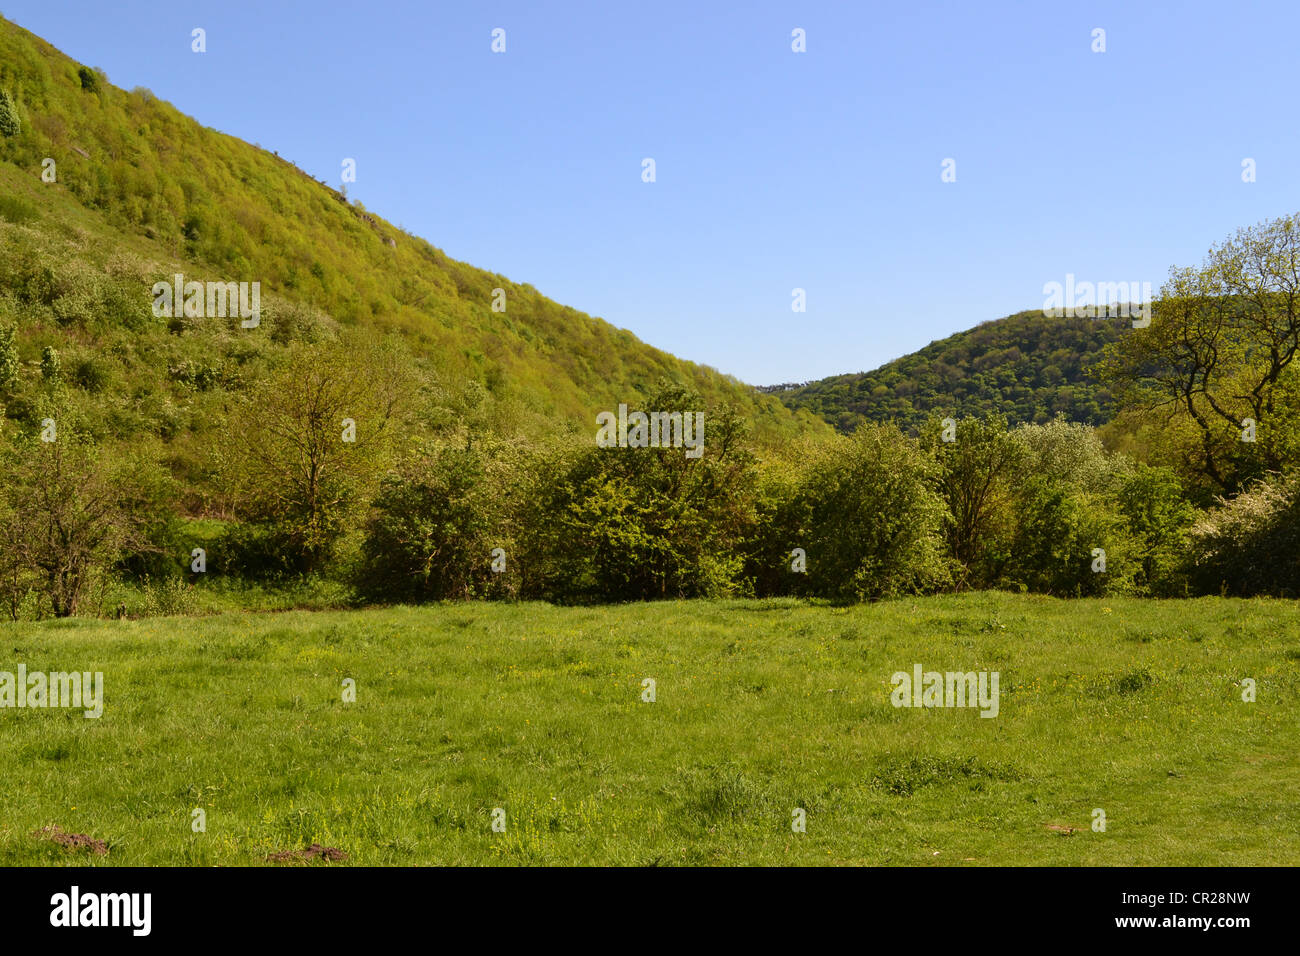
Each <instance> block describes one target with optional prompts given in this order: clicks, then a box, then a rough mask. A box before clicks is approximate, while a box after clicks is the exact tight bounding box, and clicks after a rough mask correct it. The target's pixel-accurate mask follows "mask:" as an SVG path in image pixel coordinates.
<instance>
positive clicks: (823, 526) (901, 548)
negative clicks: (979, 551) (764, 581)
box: [794, 424, 952, 600]
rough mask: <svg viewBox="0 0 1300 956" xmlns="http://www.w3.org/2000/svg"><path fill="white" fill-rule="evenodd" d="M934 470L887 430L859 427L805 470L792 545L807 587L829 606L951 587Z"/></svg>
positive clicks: (895, 431) (887, 427) (917, 451)
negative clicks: (799, 554)
mask: <svg viewBox="0 0 1300 956" xmlns="http://www.w3.org/2000/svg"><path fill="white" fill-rule="evenodd" d="M937 477H938V475H937V467H936V466H935V464H934V462H933V461H932V460H931V459H930V458H929V456H927V455H926V454H925V453H924V452H923V451H922V450H921V449H920V447H919V446H918V445H917V443H916V442H915V441H913V440H911V439H909V438H907V437H906V436H905V435H903V434H902V432H900V431H899V430H898V428H897V427H896V426H893V425H875V424H872V425H866V426H863V427H861V428H859V429H858V430H857V431H855V432H854V433H853V435H852V436H850V437H848V438H842V439H837V440H835V441H833V442H831V443H829V444H828V445H827V446H825V449H824V451H823V453H822V454H821V455H820V456H819V457H818V458H817V459H815V460H814V461H813V462H811V463H810V464H809V467H808V470H807V472H806V474H805V476H804V479H803V482H802V484H801V487H800V490H799V492H798V497H799V499H800V504H799V505H798V507H797V511H799V512H801V513H802V514H803V515H804V516H806V517H805V518H804V525H803V528H802V532H801V534H800V536H799V539H798V540H797V541H796V542H794V544H795V545H796V546H799V547H802V548H804V550H805V551H806V553H807V562H808V569H807V572H806V573H807V575H808V579H807V580H808V584H807V588H808V589H809V590H810V591H811V593H813V594H817V595H820V596H823V597H829V598H834V599H837V600H861V599H862V598H878V597H891V596H895V595H898V594H907V593H916V592H921V591H926V590H933V589H936V588H942V587H947V586H949V585H950V584H951V583H952V579H951V569H950V566H949V562H948V561H947V559H946V558H945V556H944V553H943V551H944V549H943V537H942V534H943V531H942V529H943V520H944V505H943V499H942V498H941V497H940V496H939V494H938V493H937V492H936V491H935V487H934V486H935V484H936V480H937Z"/></svg>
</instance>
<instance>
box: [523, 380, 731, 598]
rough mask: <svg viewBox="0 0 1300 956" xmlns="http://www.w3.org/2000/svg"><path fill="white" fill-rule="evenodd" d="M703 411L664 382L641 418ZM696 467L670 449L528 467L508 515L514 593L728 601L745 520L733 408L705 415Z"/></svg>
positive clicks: (555, 455) (555, 456) (566, 455)
mask: <svg viewBox="0 0 1300 956" xmlns="http://www.w3.org/2000/svg"><path fill="white" fill-rule="evenodd" d="M702 406H703V403H702V400H701V399H700V398H699V396H698V395H696V394H694V393H693V392H691V391H690V390H688V389H685V388H682V387H679V386H675V385H670V384H663V383H661V385H660V386H659V388H658V390H657V392H656V393H655V394H653V395H651V396H650V398H649V399H648V401H647V403H646V406H645V407H646V408H648V409H652V410H656V411H658V410H665V411H679V412H681V413H682V414H683V416H685V415H689V414H693V413H695V412H698V411H699V410H700V409H701V408H702ZM704 421H705V430H706V433H707V440H706V441H705V443H704V451H703V453H702V455H701V456H700V457H698V458H688V457H686V454H685V450H684V449H683V448H681V447H660V448H652V447H645V448H638V447H627V448H622V447H610V448H599V447H593V446H590V445H585V443H584V445H583V446H580V447H577V448H569V447H561V448H559V449H555V450H550V451H548V452H547V453H546V454H544V455H543V456H542V457H541V459H540V460H539V461H537V462H536V463H535V464H534V465H532V466H531V467H530V469H529V474H530V476H531V479H530V481H529V483H528V485H527V486H525V488H524V490H523V491H522V492H521V494H520V496H519V497H520V500H521V502H522V506H521V509H520V514H519V516H518V517H517V519H516V520H517V523H518V526H519V528H520V535H521V559H520V564H521V572H522V577H523V588H524V590H525V593H527V594H528V596H531V597H543V598H548V599H554V600H561V601H601V600H606V601H608V600H615V601H635V600H650V599H655V598H680V597H701V596H714V595H719V594H723V593H727V592H728V591H730V590H731V589H732V587H733V585H734V581H735V579H736V578H737V576H738V574H739V571H740V567H741V563H742V560H743V555H742V553H741V547H742V542H743V541H744V540H745V538H746V535H747V534H748V533H749V531H750V529H751V526H752V522H753V515H752V511H751V509H752V504H751V498H750V489H751V487H752V485H753V480H754V458H753V455H752V454H751V453H750V451H749V450H748V448H747V447H746V444H745V441H744V438H745V434H744V429H745V422H744V420H743V419H742V418H741V416H740V415H739V414H737V412H736V410H735V409H734V408H731V407H728V406H720V407H714V408H708V409H705V410H704Z"/></svg>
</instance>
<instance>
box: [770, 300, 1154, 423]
mask: <svg viewBox="0 0 1300 956" xmlns="http://www.w3.org/2000/svg"><path fill="white" fill-rule="evenodd" d="M1131 325H1132V320H1130V319H1113V318H1111V319H1107V318H1101V319H1088V318H1068V317H1057V318H1053V317H1050V316H1046V315H1044V314H1043V313H1042V311H1032V312H1020V313H1017V314H1016V315H1012V316H1008V317H1007V318H1005V319H998V320H997V321H995V322H984V323H982V324H980V325H977V326H976V327H975V328H973V329H970V330H969V331H966V332H958V333H957V334H956V335H950V336H948V338H946V339H941V340H940V341H938V342H932V343H930V344H929V345H927V346H926V347H925V348H923V349H921V350H920V351H919V352H914V353H912V354H911V355H907V356H904V357H903V358H900V359H896V360H894V361H892V362H890V363H888V364H886V365H883V366H881V367H880V368H878V369H876V370H875V371H874V372H859V373H856V374H852V375H834V376H831V377H830V378H824V379H821V380H820V381H816V382H806V383H804V384H802V385H778V386H773V387H771V388H766V389H763V391H766V392H770V393H771V394H774V395H776V396H777V397H778V398H780V399H781V401H783V402H785V404H786V405H787V406H789V407H790V408H792V409H797V410H807V411H810V412H813V413H815V414H816V415H819V416H820V417H822V418H824V419H826V421H828V422H830V423H831V424H832V425H834V426H835V427H836V428H838V429H839V430H840V431H844V432H848V431H852V430H853V429H855V428H857V427H858V426H859V425H861V424H862V423H863V422H888V421H893V422H896V423H897V424H899V425H900V426H902V427H903V428H905V429H907V430H910V431H916V430H917V429H919V428H920V427H921V426H922V425H923V424H924V423H925V422H926V421H927V420H928V419H930V418H983V417H985V416H987V415H994V416H996V417H998V418H1000V419H1001V420H1002V421H1003V422H1004V423H1006V424H1010V425H1016V424H1019V423H1021V422H1029V423H1032V424H1039V425H1042V424H1045V423H1047V422H1049V421H1052V420H1053V419H1055V418H1057V417H1058V416H1060V417H1064V418H1065V420H1066V421H1071V422H1080V423H1083V424H1088V425H1102V424H1105V423H1106V422H1107V421H1109V420H1110V418H1111V417H1112V416H1113V415H1114V413H1115V401H1114V398H1113V396H1112V394H1111V390H1110V389H1109V387H1108V386H1106V385H1105V384H1104V383H1102V382H1101V381H1100V380H1099V379H1098V377H1097V376H1096V375H1095V374H1094V372H1093V369H1094V366H1096V365H1097V363H1098V362H1100V361H1101V359H1102V355H1103V351H1104V349H1105V347H1106V346H1108V345H1110V344H1111V343H1113V342H1116V341H1118V340H1119V339H1120V337H1121V336H1122V335H1124V334H1125V330H1126V329H1128V328H1130V327H1131Z"/></svg>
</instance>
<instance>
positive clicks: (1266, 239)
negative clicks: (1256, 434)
mask: <svg viewBox="0 0 1300 956" xmlns="http://www.w3.org/2000/svg"><path fill="white" fill-rule="evenodd" d="M1298 227H1300V215H1297V216H1287V217H1284V218H1281V219H1276V220H1274V221H1272V222H1267V223H1263V224H1261V225H1259V226H1255V227H1251V228H1248V229H1242V230H1239V231H1238V232H1237V234H1236V235H1235V236H1234V237H1233V238H1231V239H1229V240H1227V241H1225V242H1223V243H1221V244H1220V245H1217V246H1215V247H1214V248H1212V249H1211V250H1210V253H1209V255H1208V256H1207V258H1206V260H1205V261H1204V263H1203V264H1202V265H1200V266H1198V267H1192V268H1183V269H1174V270H1171V272H1170V277H1169V280H1168V281H1167V282H1166V283H1165V285H1164V286H1163V287H1162V288H1161V290H1160V297H1159V299H1158V300H1157V301H1156V303H1155V305H1154V309H1153V317H1152V321H1151V325H1150V326H1149V327H1148V328H1145V329H1135V330H1134V331H1133V332H1132V333H1131V334H1127V335H1125V336H1124V337H1123V338H1122V339H1121V340H1120V341H1119V342H1118V343H1117V344H1116V345H1115V346H1113V347H1112V349H1111V350H1110V353H1109V355H1108V357H1107V360H1106V362H1105V363H1104V365H1103V369H1104V374H1105V376H1106V378H1107V379H1108V380H1109V381H1111V382H1112V383H1114V385H1115V387H1116V389H1117V391H1118V392H1119V394H1120V395H1121V397H1122V399H1123V402H1124V404H1125V406H1126V407H1127V408H1130V409H1135V410H1137V411H1140V412H1147V413H1155V412H1163V413H1164V415H1165V416H1166V418H1167V419H1169V420H1170V422H1171V423H1173V424H1176V423H1178V422H1182V423H1185V424H1186V425H1188V426H1189V431H1190V434H1191V435H1192V436H1193V437H1194V442H1193V443H1191V444H1189V445H1187V446H1184V447H1183V448H1182V453H1183V454H1182V461H1181V462H1180V464H1181V465H1182V467H1183V468H1184V469H1185V470H1186V471H1187V472H1188V473H1189V474H1191V475H1193V476H1196V477H1198V478H1200V479H1201V480H1203V481H1204V482H1205V483H1206V485H1207V486H1208V488H1209V489H1213V490H1217V491H1220V492H1226V493H1232V492H1233V491H1235V490H1236V489H1238V488H1240V487H1241V486H1242V484H1243V483H1244V482H1246V481H1249V480H1250V479H1251V478H1253V477H1257V476H1259V475H1261V474H1263V473H1264V472H1265V471H1268V470H1277V469H1278V468H1280V467H1281V466H1282V464H1283V461H1282V460H1281V459H1280V457H1279V445H1278V443H1276V442H1258V441H1243V440H1242V438H1243V436H1244V434H1245V432H1244V427H1245V426H1244V419H1247V418H1249V419H1252V420H1253V422H1254V429H1255V430H1257V431H1261V432H1262V431H1267V430H1269V429H1272V428H1279V427H1281V428H1294V427H1295V423H1294V422H1291V423H1287V422H1284V421H1280V420H1279V418H1280V416H1279V415H1278V411H1279V408H1278V398H1279V389H1280V387H1281V386H1282V385H1283V381H1284V377H1285V376H1286V375H1287V373H1288V370H1289V369H1290V367H1291V364H1292V362H1293V361H1294V360H1295V357H1296V354H1297V350H1300V228H1298Z"/></svg>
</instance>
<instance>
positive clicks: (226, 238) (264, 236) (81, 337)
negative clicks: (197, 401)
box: [0, 19, 823, 438]
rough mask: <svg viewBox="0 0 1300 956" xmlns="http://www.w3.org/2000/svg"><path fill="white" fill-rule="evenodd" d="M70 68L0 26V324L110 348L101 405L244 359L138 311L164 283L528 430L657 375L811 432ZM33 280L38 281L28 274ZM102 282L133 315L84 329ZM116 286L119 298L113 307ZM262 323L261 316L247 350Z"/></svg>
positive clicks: (202, 332) (641, 388) (756, 398)
mask: <svg viewBox="0 0 1300 956" xmlns="http://www.w3.org/2000/svg"><path fill="white" fill-rule="evenodd" d="M78 69H79V65H78V64H77V63H75V62H74V61H72V60H71V59H69V58H67V57H66V56H64V55H63V54H61V53H59V52H58V51H57V50H55V49H54V48H53V47H51V46H50V45H49V44H47V43H45V42H44V41H43V40H41V39H40V38H38V37H35V36H33V35H32V34H30V33H28V32H26V31H24V30H22V29H21V28H19V27H17V26H15V25H14V24H11V23H9V22H7V21H4V20H3V19H0V88H3V89H7V90H8V91H9V92H10V93H11V94H13V95H14V97H15V98H16V100H17V102H18V105H19V112H20V115H21V119H22V131H21V133H20V134H19V135H18V136H16V137H12V138H9V139H4V138H0V199H10V200H17V201H18V202H19V203H21V204H22V206H25V207H27V208H28V210H29V211H31V212H34V213H35V215H34V216H30V217H29V216H27V215H25V214H24V213H23V210H22V208H21V207H19V214H18V215H13V214H12V211H11V215H9V216H6V215H5V214H4V210H3V209H0V258H2V259H3V260H4V261H3V262H0V265H3V268H0V324H9V323H14V322H16V323H17V324H18V326H19V329H20V341H21V343H22V345H23V348H24V357H25V358H26V359H27V360H28V361H29V362H30V361H34V359H35V358H36V357H38V356H39V352H40V348H41V347H42V346H44V345H54V346H56V347H58V348H60V349H61V350H72V351H74V352H77V351H80V352H82V353H85V354H88V355H96V354H97V355H108V356H111V357H112V359H113V362H114V364H115V367H116V368H117V369H118V370H121V369H128V370H129V372H128V373H126V374H123V375H122V376H120V377H119V378H120V380H115V381H113V382H112V383H111V384H110V387H109V389H108V390H107V392H106V400H109V401H111V400H114V399H117V400H120V401H122V402H123V403H134V404H135V405H137V406H138V405H139V404H140V403H141V402H142V401H144V402H148V401H149V400H150V399H158V401H159V403H160V404H161V403H163V402H164V400H166V401H171V402H172V403H173V404H175V403H185V402H187V401H189V396H187V395H186V394H184V390H183V389H182V388H180V387H179V386H177V385H176V384H175V383H174V382H171V381H169V380H168V375H167V365H166V364H165V363H166V361H167V360H168V359H173V360H174V359H177V358H180V359H184V358H191V357H192V358H194V359H196V360H197V359H199V358H202V359H204V360H205V361H209V362H213V363H214V364H218V363H217V362H216V361H215V360H218V359H219V360H221V361H222V362H226V363H228V364H230V365H234V364H240V363H244V362H245V361H246V355H245V354H244V352H246V351H247V349H248V348H249V346H248V345H247V342H248V341H249V337H248V336H243V337H242V338H241V337H240V336H238V335H237V334H236V335H234V336H232V335H230V334H229V329H227V328H215V327H214V328H211V329H197V330H195V329H191V330H188V331H187V332H186V335H185V336H184V338H185V341H184V342H183V343H181V342H177V341H175V340H176V339H177V338H178V337H177V336H170V337H169V336H168V335H167V332H166V328H165V326H166V320H158V319H153V318H152V317H151V316H150V313H149V304H150V296H149V290H150V288H151V286H152V284H153V282H154V281H157V280H159V279H162V278H165V277H167V276H169V275H171V274H172V273H174V272H177V271H180V272H183V273H184V274H185V275H186V276H187V278H192V279H199V280H209V279H218V280H248V281H252V280H257V281H260V282H261V283H262V289H263V296H264V299H263V301H264V303H266V302H267V301H268V300H269V301H270V303H271V308H270V310H269V311H271V312H273V313H274V312H276V310H277V303H278V305H279V311H280V312H281V313H284V312H285V311H287V310H288V309H289V306H290V305H292V306H293V307H296V308H298V309H301V310H307V311H309V312H312V313H323V319H322V321H324V322H325V324H327V325H328V324H331V323H333V322H338V323H341V324H343V325H345V326H346V325H363V326H368V327H373V328H377V329H384V330H392V331H396V332H399V333H401V334H402V335H403V337H404V338H405V339H406V340H407V341H408V342H409V343H410V345H411V347H412V349H413V351H415V352H416V353H417V354H418V355H419V356H421V357H422V358H423V359H425V360H426V362H427V363H428V364H429V365H430V366H431V368H432V370H433V371H434V372H435V373H436V377H437V379H438V380H440V381H449V380H450V381H459V380H474V381H479V382H482V383H483V384H486V385H487V386H488V387H489V388H490V389H491V390H492V391H493V393H494V394H495V395H497V396H498V397H499V398H503V399H510V400H515V401H518V402H520V403H522V404H523V405H525V406H527V408H528V410H529V411H530V412H531V413H532V414H533V415H534V416H535V417H534V419H533V421H532V426H533V427H534V428H536V427H550V428H554V427H555V425H556V422H557V421H558V422H565V421H569V422H579V423H581V425H582V427H583V428H587V427H588V426H589V425H591V423H592V422H593V420H594V414H595V411H597V410H600V409H605V408H609V407H613V405H614V404H616V403H617V402H619V401H631V402H633V403H635V401H636V395H637V393H641V394H645V393H646V392H647V391H648V390H650V389H652V388H653V387H654V386H655V385H656V383H657V382H658V380H659V379H660V378H662V377H667V378H670V379H676V380H679V381H682V382H686V383H690V384H692V385H693V386H695V387H696V388H697V389H698V390H699V391H700V392H701V393H702V394H703V396H704V398H705V399H706V400H711V401H715V402H716V401H720V400H731V401H735V402H738V403H739V404H740V405H741V406H742V408H743V409H744V410H745V412H746V413H747V414H748V415H749V416H750V417H751V418H752V419H753V420H754V421H755V423H756V425H757V427H758V431H759V433H760V435H762V436H766V437H768V438H776V437H780V436H787V435H790V434H793V433H795V432H799V431H808V430H813V431H817V430H821V429H822V427H823V426H822V425H821V423H820V422H819V421H817V420H815V419H814V418H813V416H811V415H808V416H802V417H801V418H800V417H797V416H792V415H790V413H789V412H788V411H787V410H786V409H785V408H784V407H783V406H782V405H781V403H780V402H779V401H778V400H777V399H775V398H773V397H769V396H763V395H759V394H756V393H755V392H754V391H753V390H752V389H750V388H749V387H748V386H744V385H742V384H741V383H739V382H738V381H736V380H735V379H733V378H731V377H729V376H725V375H723V374H721V373H719V372H717V371H716V370H714V369H711V368H708V367H706V366H700V365H696V364H694V363H690V362H686V361H682V360H680V359H677V358H675V357H673V356H671V355H669V354H667V353H665V352H662V351H660V350H658V349H655V348H653V347H651V346H648V345H646V344H644V343H642V342H640V341H639V340H638V339H637V338H636V337H635V336H633V335H632V334H631V333H630V332H627V331H626V330H621V329H617V328H615V327H613V326H611V325H609V324H608V323H606V322H604V321H602V320H599V319H595V318H592V317H590V316H587V315H585V314H583V313H581V312H578V311H577V310H575V309H572V308H569V307H567V306H562V305H559V304H558V303H555V302H552V301H551V300H549V299H547V298H545V297H544V296H543V295H541V294H540V293H539V292H537V290H536V289H534V288H532V287H531V286H529V285H525V284H519V283H515V282H511V281H510V280H508V279H506V278H504V277H502V276H500V275H495V274H492V273H488V272H486V271H483V270H481V269H476V268H473V267H472V266H468V265H465V264H464V263H459V262H456V261H454V260H451V259H449V258H448V257H446V256H445V255H444V254H443V253H442V252H440V251H439V250H437V249H435V248H434V247H433V246H431V245H429V243H427V242H425V241H424V240H422V239H419V238H417V237H414V236H411V235H409V234H406V233H404V232H402V231H401V230H399V229H398V228H396V227H394V226H392V225H391V224H389V223H387V222H385V221H384V220H382V219H380V218H379V217H377V216H374V215H372V214H370V213H367V212H366V211H364V210H363V209H361V208H359V207H357V206H355V205H352V204H350V203H348V202H347V201H346V200H345V199H344V198H343V197H342V196H341V195H340V194H339V193H337V192H336V191H335V190H333V189H332V188H329V187H327V186H326V185H324V184H322V183H318V182H317V181H315V180H313V179H312V178H310V177H309V176H307V175H306V174H305V173H303V172H302V171H301V170H299V169H297V168H296V167H295V166H293V165H292V164H291V163H289V162H287V161H286V160H284V159H281V158H279V157H278V156H276V155H274V154H273V153H271V152H268V151H266V150H263V149H261V148H259V147H256V146H253V145H250V144H248V143H245V142H243V141H241V140H238V139H235V138H234V137H231V136H226V135H223V134H221V133H218V132H216V131H215V130H211V129H208V128H206V127H203V126H201V125H200V124H199V123H197V122H195V121H194V120H192V119H190V118H188V117H186V116H184V115H182V114H181V113H179V112H178V111H177V110H176V109H174V108H173V107H172V106H170V105H169V104H167V103H165V102H162V101H159V100H157V99H156V98H155V97H154V96H153V95H152V94H150V93H148V91H145V90H137V91H133V92H130V93H128V92H126V91H123V90H120V89H117V88H116V87H113V86H111V85H110V84H108V83H107V82H106V81H101V87H100V89H99V91H98V92H87V91H85V90H83V89H82V83H81V80H80V79H79V78H78ZM83 153H84V154H85V155H82V154H83ZM45 157H50V158H53V159H55V160H56V162H57V171H58V181H57V182H56V183H53V184H47V183H43V182H42V181H41V179H40V174H41V169H42V165H41V164H42V161H43V159H44V158H45ZM6 218H8V219H9V220H10V221H9V222H6V221H4V220H5V219H6ZM389 240H392V241H394V242H395V243H396V246H395V247H390V246H389V245H388V241H389ZM45 269H49V270H50V273H51V275H50V277H49V281H48V282H46V281H45V280H44V279H43V278H42V279H41V281H39V282H38V281H36V280H35V279H33V274H34V273H42V271H43V270H45ZM51 285H52V288H51V287H50V286H51ZM110 286H111V287H112V289H113V292H114V295H113V296H109V298H112V299H113V301H114V303H115V305H116V306H117V310H118V311H120V312H125V313H127V314H130V315H132V316H134V317H135V318H138V322H137V321H135V320H134V319H133V321H132V323H131V324H132V325H133V326H135V327H133V328H131V329H130V330H129V332H124V330H122V329H121V328H120V326H121V325H122V322H121V321H120V320H115V321H113V322H107V323H105V322H103V321H99V320H100V319H102V317H103V315H104V314H105V312H106V311H112V310H106V309H105V307H104V304H103V301H102V300H103V299H104V298H105V297H106V290H107V289H108V288H109V287H110ZM92 287H93V288H92ZM497 287H501V288H504V289H505V290H506V293H507V308H506V312H505V313H504V314H502V313H493V312H492V311H491V309H490V303H491V300H492V290H493V289H494V288H497ZM88 290H89V291H88ZM123 290H125V292H123ZM74 293H75V295H74ZM99 293H105V295H100V294H99ZM122 294H125V295H128V296H131V297H133V298H132V300H131V301H130V302H129V303H125V304H124V303H123V302H122V301H121V295H122ZM213 325H214V326H217V325H220V323H219V322H218V323H213ZM279 328H280V331H281V332H284V331H285V324H284V323H283V322H281V323H279ZM276 329H277V321H276V319H275V317H274V316H273V317H272V319H271V321H270V322H269V324H268V325H267V327H266V328H265V329H263V330H262V332H263V338H268V337H270V335H271V334H272V333H274V332H275V330H276ZM285 337H288V336H287V334H286V336H285ZM180 353H183V354H180ZM65 364H66V363H65ZM173 364H174V363H173ZM31 374H33V373H32V372H31V370H30V369H29V370H28V376H29V378H30V375H31ZM142 396H143V397H142ZM159 396H162V398H161V399H159ZM146 417H147V421H146V422H145V424H146V425H147V426H149V427H150V428H151V429H152V430H153V431H156V432H167V431H169V430H170V423H169V422H167V421H166V416H165V415H164V414H163V412H161V411H159V412H158V413H157V414H155V415H153V416H152V417H148V416H146ZM591 427H594V425H592V426H591Z"/></svg>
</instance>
